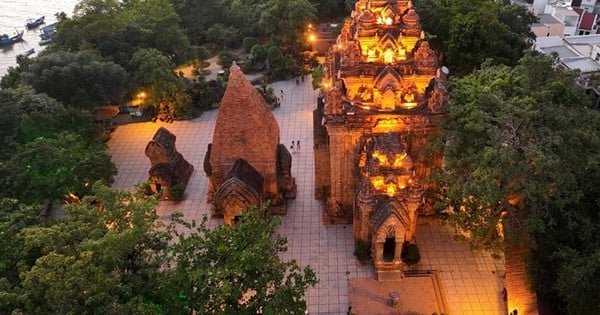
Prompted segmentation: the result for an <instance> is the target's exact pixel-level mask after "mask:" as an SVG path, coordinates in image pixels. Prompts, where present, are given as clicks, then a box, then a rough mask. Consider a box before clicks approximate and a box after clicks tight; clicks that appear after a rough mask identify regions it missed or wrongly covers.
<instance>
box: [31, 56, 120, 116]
mask: <svg viewBox="0 0 600 315" xmlns="http://www.w3.org/2000/svg"><path fill="white" fill-rule="evenodd" d="M23 81H24V83H26V84H29V85H31V86H32V87H33V88H34V89H35V90H36V91H37V92H38V93H46V94H48V95H50V96H51V97H53V98H55V99H57V100H58V101H60V102H62V103H63V104H66V105H71V106H75V107H80V108H87V109H91V108H94V107H96V106H101V105H106V104H111V103H118V102H119V101H121V100H122V98H123V96H124V95H125V92H126V83H127V71H125V69H123V68H122V67H121V66H119V65H117V64H115V63H113V62H107V61H101V60H100V57H99V56H97V55H96V54H95V53H93V52H92V51H82V52H78V53H68V52H62V51H60V52H56V53H51V54H46V55H43V56H40V57H38V58H35V60H34V62H33V63H32V64H31V65H30V66H29V69H28V70H27V71H26V72H25V73H23Z"/></svg>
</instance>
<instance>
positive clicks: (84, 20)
mask: <svg viewBox="0 0 600 315" xmlns="http://www.w3.org/2000/svg"><path fill="white" fill-rule="evenodd" d="M179 21H180V20H179V16H178V15H177V14H176V13H175V11H174V9H173V6H172V5H171V3H170V2H169V1H168V0H143V1H142V0H133V1H124V2H118V1H114V0H83V1H80V2H79V3H78V4H77V6H76V7H75V14H74V16H73V17H72V18H70V19H69V18H65V19H63V20H62V21H61V22H60V24H59V29H58V34H57V36H56V41H55V42H56V46H57V48H58V49H63V50H66V51H80V50H87V49H94V50H97V51H98V52H99V53H100V55H102V56H103V57H108V58H110V59H111V60H112V61H114V62H116V63H118V64H120V65H126V64H127V63H128V62H129V59H130V58H131V56H132V55H133V54H134V53H135V51H136V50H137V49H140V48H154V49H157V50H159V51H160V52H162V53H163V54H165V55H166V56H169V57H170V58H175V59H177V58H179V57H182V56H183V55H184V54H185V52H186V49H187V48H188V46H189V42H188V39H187V36H186V35H185V32H184V31H183V29H182V28H181V27H180V26H179Z"/></svg>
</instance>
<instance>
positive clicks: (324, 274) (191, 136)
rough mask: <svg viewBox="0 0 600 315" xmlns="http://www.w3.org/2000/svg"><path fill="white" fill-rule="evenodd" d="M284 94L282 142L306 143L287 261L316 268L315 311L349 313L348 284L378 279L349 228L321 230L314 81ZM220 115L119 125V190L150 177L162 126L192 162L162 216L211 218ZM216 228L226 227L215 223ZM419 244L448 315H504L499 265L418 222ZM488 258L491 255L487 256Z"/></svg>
mask: <svg viewBox="0 0 600 315" xmlns="http://www.w3.org/2000/svg"><path fill="white" fill-rule="evenodd" d="M272 87H273V89H274V90H275V92H276V94H277V96H278V97H280V90H283V91H284V93H285V97H284V99H283V102H282V105H281V107H279V108H277V109H275V110H274V111H273V113H274V114H275V116H276V118H277V120H278V121H279V125H280V137H281V139H280V142H281V143H283V144H285V145H287V146H288V147H289V146H290V144H291V142H292V141H296V140H300V144H301V152H298V153H293V163H292V174H293V175H294V176H295V177H296V184H297V186H298V194H297V199H296V200H292V201H290V202H289V204H288V214H287V215H286V216H284V217H283V218H282V221H283V224H282V225H281V227H280V233H281V234H283V235H285V236H287V237H288V241H289V246H288V249H289V250H288V252H287V253H285V254H283V258H284V259H286V260H287V259H292V258H293V259H296V260H297V261H298V262H299V264H300V265H301V266H304V265H311V266H312V267H313V269H314V270H315V271H316V273H317V276H318V278H319V280H320V282H319V284H318V285H317V286H316V287H315V288H311V289H309V291H308V293H307V301H308V306H309V313H310V314H345V313H346V311H347V309H348V304H349V302H348V280H349V279H353V278H372V277H373V270H372V267H370V266H363V265H361V264H360V263H358V262H357V261H356V259H355V258H354V256H353V254H352V253H353V250H354V244H353V238H352V228H351V226H344V225H338V226H324V225H321V205H320V203H319V202H318V201H317V200H315V199H314V192H313V182H314V166H313V165H314V164H313V151H312V145H311V143H312V110H313V109H314V108H315V106H316V97H317V94H316V93H315V92H314V91H313V90H312V87H311V84H310V77H306V80H305V82H304V83H301V84H300V85H296V84H295V80H290V81H285V82H276V83H274V84H272ZM216 115H217V111H216V110H213V111H209V112H205V113H203V114H202V116H200V117H198V118H196V119H193V120H190V121H176V122H174V123H172V124H168V123H163V122H156V123H151V122H146V123H136V124H129V125H124V126H119V127H118V128H117V130H115V132H114V133H113V135H112V138H111V140H110V141H109V143H108V145H109V152H110V154H111V155H112V158H113V161H114V163H115V164H116V166H117V167H118V169H119V173H118V175H117V176H116V177H115V183H114V185H113V187H115V188H120V189H127V190H131V189H132V188H133V186H134V184H136V183H138V182H140V181H143V180H146V179H147V177H148V170H149V168H150V161H149V160H148V158H147V157H146V156H145V155H144V149H145V147H146V144H147V143H148V141H150V140H151V139H152V136H153V135H154V133H155V132H156V130H157V129H158V128H159V127H161V126H164V127H166V128H167V129H168V130H169V131H171V132H173V133H174V134H175V135H176V136H177V142H176V145H177V150H178V151H179V152H180V153H181V154H183V156H184V157H185V159H186V160H188V161H189V162H190V163H191V164H193V165H194V167H195V171H194V173H193V174H192V177H191V179H190V182H189V185H188V188H187V190H186V194H185V200H184V201H182V202H179V203H175V202H170V201H163V202H161V203H160V205H159V208H158V214H159V216H161V217H162V218H164V219H168V218H169V216H170V214H171V213H172V212H173V211H175V210H177V211H179V212H182V213H183V214H184V215H185V218H187V219H188V220H200V219H201V218H202V216H203V215H207V214H209V209H210V205H209V204H207V203H206V193H207V187H208V186H207V185H208V181H207V178H206V176H205V174H204V170H203V169H202V166H203V160H204V155H205V152H206V148H207V145H208V143H209V142H211V141H212V135H213V128H214V122H215V120H216ZM209 222H210V224H211V225H217V224H220V223H221V222H222V220H220V219H211V220H209ZM417 242H418V245H419V247H420V249H421V255H422V262H421V267H422V268H425V269H436V270H437V271H438V272H439V274H440V277H441V282H442V290H443V292H445V296H446V299H447V302H448V311H449V314H452V315H459V314H493V315H496V314H504V310H503V307H502V300H501V289H502V285H501V284H500V282H499V281H500V278H499V277H498V275H499V274H500V273H501V272H499V271H498V269H503V267H501V266H496V265H495V264H494V261H493V260H492V259H491V258H489V257H486V256H484V255H482V254H473V253H471V252H470V251H469V249H468V248H467V246H465V245H464V244H460V243H457V242H455V241H453V240H452V237H451V233H450V232H449V231H448V230H446V229H443V228H440V227H438V226H435V225H431V226H430V225H420V226H419V228H418V229H417ZM488 256H489V255H488Z"/></svg>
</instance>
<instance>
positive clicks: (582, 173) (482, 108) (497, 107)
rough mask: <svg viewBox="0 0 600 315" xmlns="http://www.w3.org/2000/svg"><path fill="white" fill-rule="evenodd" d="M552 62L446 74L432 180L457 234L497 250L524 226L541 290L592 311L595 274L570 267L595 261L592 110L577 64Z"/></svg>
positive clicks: (598, 128) (597, 123) (598, 144)
mask: <svg viewBox="0 0 600 315" xmlns="http://www.w3.org/2000/svg"><path fill="white" fill-rule="evenodd" d="M556 63H557V59H556V58H555V57H551V56H543V55H534V54H528V55H526V56H525V57H523V58H522V59H521V60H520V62H519V64H518V65H517V66H516V67H514V68H510V67H508V66H503V65H497V66H490V65H489V64H484V65H483V66H482V69H481V70H478V71H475V72H473V73H472V74H470V75H467V76H465V77H464V78H461V79H456V80H454V81H452V83H451V86H450V89H451V95H452V97H451V99H450V103H449V104H448V106H447V114H448V118H447V120H446V122H445V124H444V127H443V132H442V135H441V137H440V139H439V140H438V141H437V145H438V148H440V149H442V150H443V152H444V158H445V160H444V161H445V165H444V168H443V170H441V171H440V172H438V173H437V175H436V176H435V177H434V181H435V182H437V185H438V187H439V191H438V193H439V197H440V198H439V204H438V206H439V208H440V209H453V211H452V212H451V214H450V215H449V218H448V223H449V224H450V225H451V226H453V227H455V228H456V229H457V231H459V232H460V233H458V235H459V237H461V238H463V239H465V240H467V241H468V242H469V243H470V244H471V245H472V246H473V247H475V248H484V249H491V250H496V251H499V250H502V248H503V246H504V245H505V244H506V243H505V241H508V242H509V243H510V242H515V241H518V240H517V239H515V237H516V236H519V235H521V234H520V232H519V231H528V233H529V235H530V238H531V246H532V248H533V250H534V257H537V261H536V264H532V265H533V266H535V267H534V270H533V273H532V274H533V275H535V276H534V279H535V280H534V282H535V283H534V284H535V286H536V289H538V292H539V293H540V296H541V297H542V298H546V299H552V298H555V297H560V299H561V301H563V302H564V303H565V305H566V308H568V309H569V310H577V311H578V312H583V313H590V312H591V313H595V312H598V309H597V307H598V305H600V304H599V303H591V302H590V301H598V300H597V296H592V295H593V294H591V292H593V291H591V290H590V288H595V289H598V288H597V284H598V283H600V282H599V280H600V278H599V276H600V274H599V273H598V272H595V273H591V274H585V276H582V277H576V275H578V274H582V273H583V272H585V271H586V270H592V269H595V268H597V267H598V263H597V260H594V257H596V255H598V251H599V250H600V244H599V242H598V240H592V239H591V238H590V235H593V234H594V233H596V232H598V228H599V227H600V225H599V224H598V222H600V220H599V219H600V218H599V217H598V213H597V211H595V210H592V209H594V208H597V206H598V204H599V202H600V198H599V197H598V196H600V194H598V193H599V192H600V191H599V190H600V189H598V187H599V186H598V185H597V183H598V178H600V164H599V163H598V160H599V158H600V114H599V113H598V112H597V111H594V110H592V109H590V108H588V107H587V106H585V104H588V103H590V102H589V99H585V95H584V94H583V92H582V91H581V90H579V89H578V88H577V87H575V83H574V79H575V78H576V76H577V72H571V71H564V70H560V69H557V68H556V67H555V65H556ZM499 223H502V227H499ZM591 231H596V232H591ZM590 233H592V234H590ZM550 266H552V267H550ZM553 271H556V273H557V274H556V276H557V278H555V279H554V278H551V276H550V275H551V274H553ZM577 281H579V283H577ZM575 292H577V293H576V294H577V295H578V298H576V297H575V295H574V293H575ZM583 297H585V298H583ZM578 301H586V302H578ZM592 310H594V311H592Z"/></svg>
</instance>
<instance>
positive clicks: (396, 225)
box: [314, 0, 448, 280]
mask: <svg viewBox="0 0 600 315" xmlns="http://www.w3.org/2000/svg"><path fill="white" fill-rule="evenodd" d="M447 72H448V70H447V69H446V68H445V67H442V68H440V65H439V60H438V56H437V54H436V52H435V51H433V50H432V49H431V48H430V47H429V43H428V42H427V41H426V40H425V39H424V36H423V31H422V29H421V24H420V18H419V16H418V15H417V13H416V12H415V10H414V9H413V7H412V3H411V2H410V1H408V0H397V1H393V0H370V1H369V0H359V1H358V2H357V3H356V5H355V9H354V10H353V11H352V13H351V17H350V18H348V19H347V20H346V21H345V23H344V25H343V27H342V30H341V33H340V35H339V36H338V39H337V42H336V45H334V46H333V47H331V49H330V51H329V54H328V58H327V64H326V78H325V84H324V86H330V88H328V89H326V90H325V93H324V97H323V98H320V99H319V103H318V105H317V109H316V110H315V111H314V147H315V150H314V152H315V153H314V154H315V156H314V159H315V195H316V197H317V199H321V200H323V201H324V202H325V204H326V207H325V210H324V213H323V223H324V224H349V223H353V233H354V238H355V239H356V240H359V239H360V240H364V241H367V242H369V243H370V244H371V255H372V258H373V263H374V266H375V270H376V274H377V278H378V279H380V280H391V279H396V278H398V277H400V276H401V273H402V266H403V263H402V260H401V258H400V257H401V252H402V248H403V245H404V244H406V243H411V242H414V234H415V229H416V219H417V216H418V215H419V214H430V213H432V210H431V209H432V208H431V206H430V205H428V202H427V198H426V197H427V196H425V195H424V189H423V188H424V187H423V186H422V184H421V182H422V179H423V178H426V177H428V176H429V175H430V173H431V166H427V165H431V163H426V162H427V161H426V157H425V154H424V148H425V146H426V144H427V141H428V138H429V137H430V136H431V135H432V134H434V133H436V132H437V131H438V130H439V124H440V122H441V121H442V120H443V119H444V115H443V114H442V112H441V110H442V106H443V105H444V104H445V103H446V101H447V92H446V89H445V87H444V84H443V83H444V78H445V76H446V75H447ZM434 164H435V163H434Z"/></svg>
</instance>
